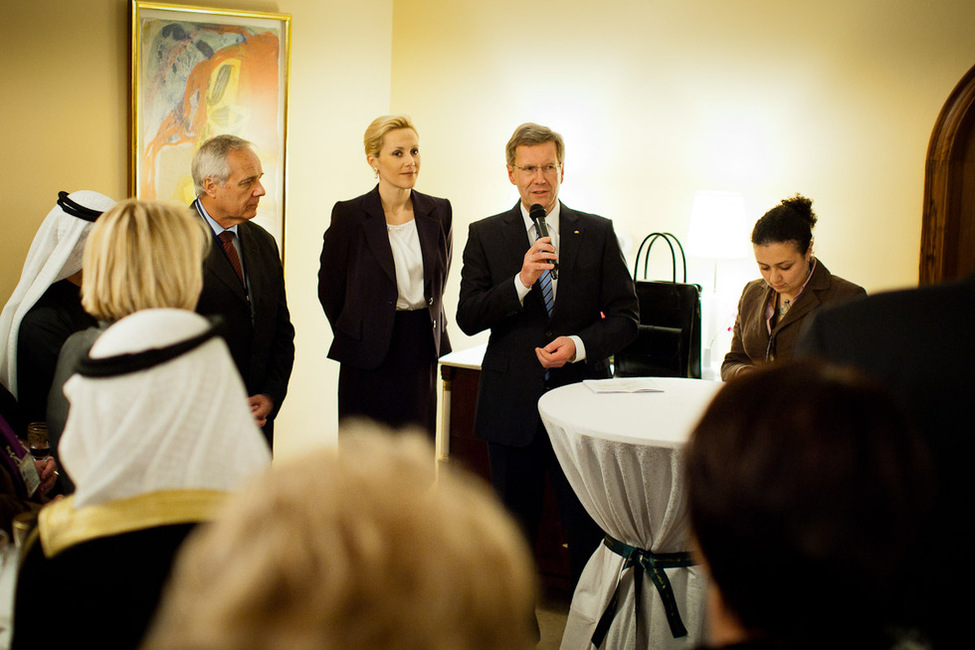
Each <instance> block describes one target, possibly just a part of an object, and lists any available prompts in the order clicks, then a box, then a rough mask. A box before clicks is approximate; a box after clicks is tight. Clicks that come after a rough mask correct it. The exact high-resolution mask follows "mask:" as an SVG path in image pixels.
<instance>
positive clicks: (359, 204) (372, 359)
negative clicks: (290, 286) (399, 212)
mask: <svg viewBox="0 0 975 650" xmlns="http://www.w3.org/2000/svg"><path fill="white" fill-rule="evenodd" d="M412 198H413V215H414V219H415V220H416V230H417V234H418V236H419V239H420V251H421V253H422V255H423V295H424V297H425V298H426V303H427V310H428V311H429V313H430V325H431V327H430V331H431V335H432V336H433V345H434V349H435V350H436V354H437V357H439V356H441V355H443V354H447V353H448V352H450V340H449V339H448V337H447V319H446V316H445V314H444V309H443V292H444V285H445V284H446V282H447V271H448V270H449V269H450V256H451V247H452V245H453V241H452V237H453V234H452V233H453V231H452V229H451V228H452V226H451V220H452V212H451V207H450V201H448V200H446V199H440V198H437V197H434V196H428V195H426V194H421V193H419V192H417V191H416V190H414V191H413V193H412ZM324 239H325V241H324V243H323V245H322V256H321V267H320V269H319V271H318V299H319V301H320V302H321V303H322V307H323V308H324V309H325V316H327V317H328V322H329V324H330V325H331V326H332V332H333V335H334V338H333V339H332V345H331V347H330V348H329V350H328V357H329V358H330V359H335V360H336V361H338V362H340V363H348V364H350V365H352V366H355V367H357V368H363V369H371V368H375V367H377V366H379V364H381V363H382V362H383V360H384V359H385V358H386V354H387V352H389V344H390V341H391V340H392V335H393V319H394V317H395V316H396V298H397V296H398V293H399V292H398V290H397V287H396V269H395V267H394V265H393V251H392V248H390V245H389V234H388V233H387V231H386V217H385V215H384V213H383V206H382V202H381V201H380V198H379V186H378V185H377V186H376V187H375V188H374V189H373V190H372V191H371V192H369V193H368V194H363V195H362V196H359V197H356V198H354V199H352V200H349V201H339V202H338V203H336V204H335V207H334V208H333V209H332V221H331V223H330V225H329V227H328V230H326V231H325V238H324ZM431 361H435V359H431Z"/></svg>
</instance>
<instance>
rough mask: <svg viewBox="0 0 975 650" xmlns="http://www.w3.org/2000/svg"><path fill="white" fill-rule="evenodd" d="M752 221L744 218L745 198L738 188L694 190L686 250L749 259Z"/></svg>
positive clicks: (710, 256)
mask: <svg viewBox="0 0 975 650" xmlns="http://www.w3.org/2000/svg"><path fill="white" fill-rule="evenodd" d="M750 235H751V224H749V223H748V222H747V221H746V219H745V198H744V197H743V196H742V195H741V194H740V193H738V192H714V191H700V192H697V193H695V194H694V205H693V206H692V207H691V226H690V230H689V232H688V235H687V254H688V255H689V256H691V257H701V258H708V259H748V258H749V256H750V255H751V254H752V250H751V243H750V242H749V239H750Z"/></svg>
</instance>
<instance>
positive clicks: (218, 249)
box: [190, 199, 257, 300]
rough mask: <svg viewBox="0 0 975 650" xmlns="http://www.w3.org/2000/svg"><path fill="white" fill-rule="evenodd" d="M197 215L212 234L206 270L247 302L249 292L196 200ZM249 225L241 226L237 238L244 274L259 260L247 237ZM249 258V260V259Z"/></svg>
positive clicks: (194, 204) (194, 203)
mask: <svg viewBox="0 0 975 650" xmlns="http://www.w3.org/2000/svg"><path fill="white" fill-rule="evenodd" d="M190 207H192V208H194V209H195V210H196V212H197V214H199V215H200V219H202V220H203V224H204V225H205V226H206V229H207V232H209V233H210V242H211V243H210V252H209V253H208V254H207V256H206V257H205V258H203V267H204V269H209V270H210V271H212V272H213V274H214V275H216V276H217V277H218V278H219V279H220V281H221V282H223V283H224V284H225V285H227V286H228V287H229V288H230V289H231V291H232V292H233V294H234V295H235V296H237V297H238V298H240V299H241V300H247V291H246V289H245V287H244V285H243V284H241V282H240V278H238V277H237V273H236V272H235V271H234V267H232V266H231V265H230V260H228V259H227V254H226V253H224V252H223V247H222V246H221V244H220V240H219V239H217V235H216V233H215V232H213V228H211V227H210V224H209V223H208V222H207V220H206V217H204V216H203V212H202V210H203V206H202V205H201V204H200V199H196V200H195V201H193V203H192V204H191V206H190ZM247 225H248V224H247V223H242V224H239V227H238V228H237V237H238V239H239V241H240V250H241V252H242V254H243V255H242V257H243V258H244V259H243V266H244V273H249V272H250V271H251V270H252V269H250V267H249V263H250V262H253V261H254V260H255V259H257V255H255V254H253V253H251V251H252V250H253V246H252V245H251V244H253V243H254V242H251V241H250V240H251V238H250V237H246V236H245V233H246V231H247V227H246V226H247ZM248 258H249V259H248Z"/></svg>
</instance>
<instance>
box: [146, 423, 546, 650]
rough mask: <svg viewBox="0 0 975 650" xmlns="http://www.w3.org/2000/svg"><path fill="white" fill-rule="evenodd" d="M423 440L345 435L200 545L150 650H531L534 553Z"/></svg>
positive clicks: (278, 472)
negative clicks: (438, 466) (441, 463)
mask: <svg viewBox="0 0 975 650" xmlns="http://www.w3.org/2000/svg"><path fill="white" fill-rule="evenodd" d="M434 463H435V461H434V454H433V448H432V447H431V446H430V444H429V443H428V442H427V441H426V440H424V436H422V435H420V434H419V433H417V432H408V433H401V434H398V435H390V434H388V433H385V432H377V431H376V430H371V431H370V430H358V431H354V430H353V431H349V432H346V431H345V430H344V431H343V436H342V440H341V443H340V446H339V448H338V450H337V452H336V450H323V451H321V452H318V453H313V454H310V455H307V456H305V457H302V458H301V459H298V460H295V461H290V462H284V463H281V464H276V465H275V466H274V468H273V469H272V470H271V472H270V473H269V474H268V475H266V476H265V477H264V479H263V480H260V481H258V482H257V483H256V484H254V485H252V486H251V487H250V489H248V490H247V491H245V492H244V493H242V494H239V495H237V496H236V497H235V498H234V500H233V501H232V502H231V503H230V504H229V506H228V508H227V509H226V510H225V511H224V512H223V516H222V517H220V518H219V519H218V520H217V521H215V522H213V523H212V524H210V525H209V526H208V527H207V528H205V529H203V530H202V532H201V533H200V534H198V535H194V536H193V537H192V538H191V539H190V540H189V541H188V542H187V544H186V545H185V546H184V548H183V550H182V552H181V554H180V557H179V559H178V560H177V562H176V566H175V569H174V572H173V574H172V578H171V582H170V584H169V586H168V589H167V591H166V593H165V596H164V599H163V604H162V606H161V608H160V610H159V617H158V619H157V620H156V623H155V625H154V626H153V628H152V630H151V632H150V634H149V637H148V645H147V647H148V648H227V649H230V648H312V647H313V648H322V649H325V650H329V649H333V648H334V649H339V648H342V649H345V648H384V649H387V650H407V649H410V650H412V649H416V650H420V649H423V650H429V649H433V650H437V649H442V650H447V649H450V650H474V649H475V648H476V649H480V650H494V649H497V650H502V649H504V650H520V649H526V650H527V649H528V648H532V647H534V629H533V625H532V623H533V616H534V610H533V607H534V600H535V596H536V578H535V572H534V567H533V564H532V559H531V556H530V554H529V551H528V547H527V545H526V543H525V541H524V539H523V537H522V535H521V533H520V532H519V529H518V528H517V526H516V524H515V523H514V521H513V519H512V518H511V517H510V516H509V515H508V514H507V513H506V512H505V511H504V509H503V508H502V507H501V505H500V504H499V503H498V502H497V501H496V499H495V498H494V495H493V493H492V492H491V491H490V490H489V488H488V487H487V486H486V485H485V484H483V483H481V482H480V481H477V482H475V481H476V479H474V477H472V476H469V475H466V474H464V473H461V472H455V471H454V470H452V469H451V468H444V469H441V470H440V472H439V476H438V477H436V478H435V476H434V475H435V467H434Z"/></svg>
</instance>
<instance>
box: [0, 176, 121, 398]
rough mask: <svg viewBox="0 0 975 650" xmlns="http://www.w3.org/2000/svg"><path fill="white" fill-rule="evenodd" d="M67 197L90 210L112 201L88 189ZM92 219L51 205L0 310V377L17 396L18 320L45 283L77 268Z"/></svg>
mask: <svg viewBox="0 0 975 650" xmlns="http://www.w3.org/2000/svg"><path fill="white" fill-rule="evenodd" d="M68 198H69V199H71V200H72V201H74V202H75V203H77V204H79V205H82V206H84V207H86V208H91V209H92V210H98V211H102V212H104V211H105V210H110V209H111V208H112V207H113V206H114V205H115V201H114V200H112V199H110V198H108V197H107V196H105V195H104V194H99V193H98V192H95V191H92V190H80V191H78V192H72V193H71V194H69V195H68ZM92 225H93V224H92V222H90V221H85V220H84V219H80V218H78V217H75V216H72V215H70V214H68V213H66V212H65V211H64V210H62V209H61V206H59V205H55V206H54V209H53V210H51V211H50V212H49V213H48V214H47V217H45V218H44V221H43V222H42V223H41V227H40V228H38V229H37V234H36V235H34V241H33V243H31V245H30V250H29V251H28V253H27V260H26V261H25V262H24V270H23V271H22V272H21V274H20V282H19V283H18V284H17V288H16V289H14V292H13V293H12V294H11V296H10V300H8V301H7V304H6V305H5V306H4V308H3V313H2V314H0V381H2V382H3V384H4V385H5V386H6V387H7V389H8V390H9V391H10V392H11V393H13V396H14V397H17V336H18V334H19V333H20V322H21V321H22V320H23V319H24V316H25V315H26V314H27V312H28V311H30V308H31V307H33V306H34V304H35V303H36V302H37V301H38V300H39V299H40V297H41V296H43V295H44V292H45V291H47V289H48V287H50V286H51V285H52V284H54V283H55V282H57V281H59V280H63V279H64V278H67V277H69V276H72V275H74V274H75V273H77V272H78V271H80V270H81V255H82V253H83V252H84V248H85V241H86V240H87V239H88V231H89V230H91V226H92Z"/></svg>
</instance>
